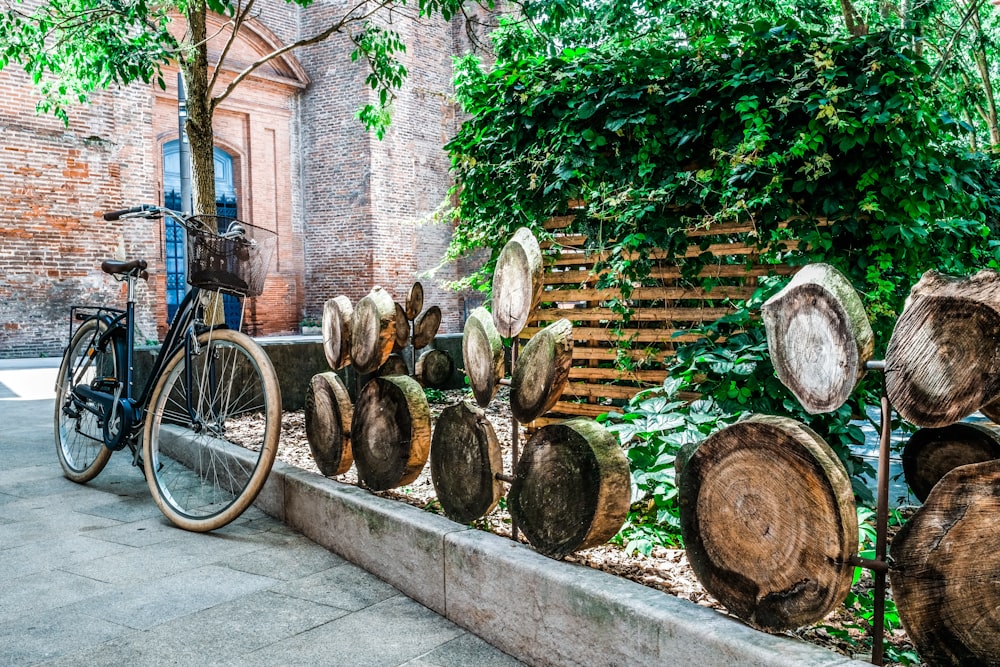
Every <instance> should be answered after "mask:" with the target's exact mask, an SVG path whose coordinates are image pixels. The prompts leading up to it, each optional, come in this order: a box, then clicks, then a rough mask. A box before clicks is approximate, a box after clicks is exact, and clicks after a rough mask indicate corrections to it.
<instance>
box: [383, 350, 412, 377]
mask: <svg viewBox="0 0 1000 667" xmlns="http://www.w3.org/2000/svg"><path fill="white" fill-rule="evenodd" d="M409 374H410V367H409V366H407V365H406V359H404V358H403V357H402V356H400V355H398V354H390V355H389V358H388V359H386V360H385V363H384V364H382V365H381V366H379V367H378V372H377V373H376V375H378V376H379V377H385V376H387V375H409Z"/></svg>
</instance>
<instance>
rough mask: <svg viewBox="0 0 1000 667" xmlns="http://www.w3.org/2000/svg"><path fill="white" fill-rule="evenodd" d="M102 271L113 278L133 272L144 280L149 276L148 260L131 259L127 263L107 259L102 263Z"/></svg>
mask: <svg viewBox="0 0 1000 667" xmlns="http://www.w3.org/2000/svg"><path fill="white" fill-rule="evenodd" d="M101 270H102V271H104V272H105V273H110V274H111V275H113V276H115V275H122V274H127V273H132V272H133V271H137V272H138V273H136V275H138V276H139V277H140V278H142V279H146V278H147V277H148V276H149V274H148V273H146V260H144V259H131V260H129V261H127V262H118V261H115V260H113V259H106V260H104V261H103V262H101Z"/></svg>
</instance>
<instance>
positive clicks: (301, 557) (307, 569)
mask: <svg viewBox="0 0 1000 667" xmlns="http://www.w3.org/2000/svg"><path fill="white" fill-rule="evenodd" d="M261 535H262V536H263V535H267V534H266V533H262V534H261ZM275 538H279V536H274V537H272V539H271V540H270V541H269V544H268V545H267V546H265V547H264V548H258V549H255V550H253V551H250V552H248V553H241V554H239V555H238V556H235V557H233V558H230V559H228V560H226V561H225V565H227V566H228V567H231V568H233V569H235V570H241V571H243V572H250V573H251V574H261V575H264V576H266V577H274V578H275V579H281V580H283V581H290V580H293V579H301V578H302V577H308V576H310V575H313V574H316V573H318V572H323V571H324V570H328V569H330V568H332V567H336V566H338V565H343V564H344V563H345V562H346V561H344V559H343V558H341V557H340V556H338V555H336V554H334V553H331V552H330V551H329V550H328V549H325V548H323V547H321V546H319V545H318V544H316V543H315V542H313V541H312V540H309V539H307V538H305V537H302V536H301V535H295V536H292V535H285V536H280V538H279V539H275ZM264 539H265V540H267V538H264Z"/></svg>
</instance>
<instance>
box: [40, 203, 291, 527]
mask: <svg viewBox="0 0 1000 667" xmlns="http://www.w3.org/2000/svg"><path fill="white" fill-rule="evenodd" d="M162 216H169V217H171V218H173V219H174V220H176V221H177V222H178V223H179V224H180V225H181V226H182V227H183V228H184V229H185V231H186V233H187V246H186V248H187V267H188V273H187V276H188V278H187V279H188V283H189V284H190V285H191V289H190V290H189V291H188V292H187V294H186V296H185V297H184V299H183V301H182V302H181V304H180V306H179V307H178V309H177V312H176V314H175V315H174V318H173V320H172V321H171V323H170V328H169V330H168V331H167V334H166V337H165V339H164V341H163V345H162V346H161V349H160V352H159V354H157V355H156V357H155V360H154V362H153V365H152V370H151V371H150V373H149V375H148V378H147V379H146V380H145V382H144V383H143V386H142V387H141V389H139V391H138V392H136V389H137V387H136V386H135V381H134V377H133V367H134V354H135V290H136V285H137V283H138V281H139V280H144V279H146V278H147V272H146V266H147V264H146V261H145V260H141V259H134V260H129V261H111V260H108V261H105V262H103V263H102V265H101V268H102V269H103V270H104V272H105V273H108V274H110V275H111V276H113V277H114V278H115V279H116V280H118V281H121V282H124V283H125V284H126V286H127V294H128V296H127V299H126V305H125V309H124V310H121V309H119V308H112V307H107V306H74V307H73V308H72V309H71V310H70V337H69V341H70V342H69V346H68V347H67V348H66V352H65V355H64V356H63V360H62V365H61V367H60V369H59V376H58V379H57V382H56V404H55V440H56V450H57V452H58V455H59V462H60V464H61V465H62V468H63V472H64V474H65V476H66V477H68V478H69V479H71V480H73V481H75V482H81V483H83V482H88V481H90V480H92V479H94V478H95V477H96V476H97V475H98V474H99V473H100V472H101V470H103V469H104V466H105V465H106V464H107V462H108V459H109V458H110V457H111V454H112V453H113V452H115V451H119V450H123V449H125V448H129V449H130V450H131V452H132V456H133V464H134V465H136V466H139V467H140V468H141V469H142V470H143V473H144V475H145V477H146V481H147V483H148V484H149V490H150V492H151V493H152V495H153V499H154V500H155V501H156V504H157V506H159V508H160V509H161V510H162V511H163V513H164V514H165V515H166V516H167V517H168V518H169V519H170V520H171V521H172V522H173V523H175V524H176V525H178V526H180V527H181V528H184V529H187V530H193V531H208V530H214V529H216V528H219V527H221V526H224V525H226V524H227V523H229V522H230V521H232V520H233V519H235V518H236V517H238V516H239V515H240V514H241V513H242V512H243V511H244V510H245V509H246V508H247V507H248V506H249V505H250V504H251V503H252V502H253V501H254V499H255V498H256V497H257V494H258V493H259V492H260V489H261V487H262V486H263V485H264V482H265V480H266V479H267V476H268V474H269V473H270V471H271V466H272V465H273V463H274V458H275V455H276V454H277V450H278V436H279V432H280V430H281V394H280V390H279V388H278V381H277V377H276V375H275V372H274V367H273V366H272V365H271V361H270V359H269V358H268V357H267V354H266V353H265V352H264V351H263V349H261V347H260V345H258V344H257V343H256V342H254V340H253V339H252V338H250V337H249V336H246V335H244V334H242V333H240V332H239V331H236V330H233V329H229V328H227V327H226V325H225V324H221V323H218V322H220V321H221V320H222V319H223V317H222V294H223V293H229V294H234V295H237V296H240V297H247V296H257V295H259V294H260V293H261V292H262V290H263V286H264V278H265V275H266V272H267V267H268V264H269V263H270V259H271V255H272V254H273V251H274V248H275V245H276V237H275V234H274V233H273V232H270V231H268V230H264V229H260V228H258V227H254V226H253V225H249V224H246V223H243V222H240V221H236V220H231V219H228V218H216V217H214V216H186V215H183V214H181V213H178V212H176V211H172V210H170V209H166V208H163V207H159V206H152V205H143V206H137V207H134V208H129V209H125V210H121V211H113V212H110V213H105V214H104V219H105V220H118V219H127V218H161V217H162ZM243 301H244V302H245V301H246V300H245V299H244V300H243ZM241 319H242V318H241Z"/></svg>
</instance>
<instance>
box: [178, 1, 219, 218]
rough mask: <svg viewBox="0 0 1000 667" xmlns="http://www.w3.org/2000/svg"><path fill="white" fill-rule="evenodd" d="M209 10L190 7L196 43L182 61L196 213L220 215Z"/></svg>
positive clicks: (196, 3) (200, 4)
mask: <svg viewBox="0 0 1000 667" xmlns="http://www.w3.org/2000/svg"><path fill="white" fill-rule="evenodd" d="M207 11H208V10H207V8H206V4H205V2H204V0H194V2H193V3H192V4H191V5H189V6H188V13H187V22H188V30H189V31H190V32H191V44H192V45H193V46H192V47H191V49H190V50H187V51H184V52H183V55H182V56H181V58H180V61H179V64H180V69H181V72H182V75H183V77H184V86H185V88H186V90H187V122H186V124H185V128H186V130H187V136H188V141H189V144H190V146H191V187H192V192H193V195H194V213H195V214H196V215H215V214H216V207H215V152H214V151H215V135H214V132H213V129H212V117H213V115H214V114H213V112H214V104H213V102H212V91H211V90H210V89H209V83H208V26H207V22H206V14H207ZM212 231H216V230H212Z"/></svg>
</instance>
